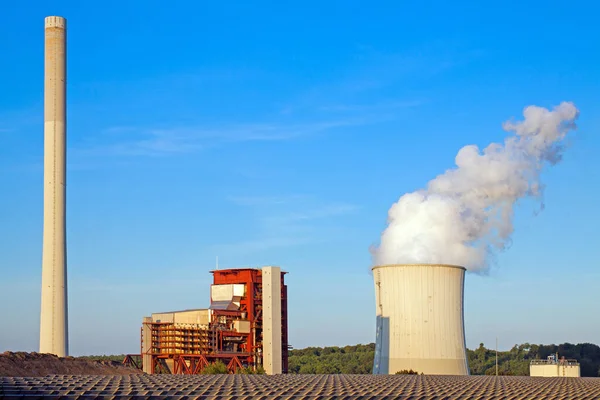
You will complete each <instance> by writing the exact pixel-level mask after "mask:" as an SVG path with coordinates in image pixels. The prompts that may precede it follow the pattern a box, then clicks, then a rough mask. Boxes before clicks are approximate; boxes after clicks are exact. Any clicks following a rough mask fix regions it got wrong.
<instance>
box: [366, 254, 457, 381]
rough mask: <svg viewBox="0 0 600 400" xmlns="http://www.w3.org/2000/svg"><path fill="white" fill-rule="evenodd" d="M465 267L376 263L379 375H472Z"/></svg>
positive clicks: (376, 361) (376, 368) (376, 369)
mask: <svg viewBox="0 0 600 400" xmlns="http://www.w3.org/2000/svg"><path fill="white" fill-rule="evenodd" d="M465 270H466V269H465V268H464V267H460V266H454V265H440V264H435V265H434V264H399V265H382V266H375V267H373V268H372V271H373V278H374V283H375V306H376V324H377V326H376V338H375V359H374V362H373V374H395V373H396V372H400V371H405V370H406V371H410V370H413V371H416V372H417V373H423V374H431V375H469V367H468V362H467V351H466V343H465V328H464V311H463V297H464V279H465Z"/></svg>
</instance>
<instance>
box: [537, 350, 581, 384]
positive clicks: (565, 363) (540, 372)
mask: <svg viewBox="0 0 600 400" xmlns="http://www.w3.org/2000/svg"><path fill="white" fill-rule="evenodd" d="M529 375H530V376H545V377H560V376H562V377H568V378H579V377H580V376H581V371H580V367H579V363H578V362H577V360H567V359H565V358H564V357H562V358H560V359H559V358H558V353H557V354H551V355H549V356H548V358H547V359H546V360H531V362H530V363H529Z"/></svg>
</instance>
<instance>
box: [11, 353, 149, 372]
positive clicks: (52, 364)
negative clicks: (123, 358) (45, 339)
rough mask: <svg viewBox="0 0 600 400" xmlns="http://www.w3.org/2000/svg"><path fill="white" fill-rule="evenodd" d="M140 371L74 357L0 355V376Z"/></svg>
mask: <svg viewBox="0 0 600 400" xmlns="http://www.w3.org/2000/svg"><path fill="white" fill-rule="evenodd" d="M131 374H142V371H140V370H137V369H135V368H130V367H126V366H124V365H122V364H121V363H119V362H116V361H91V360H85V359H81V358H74V357H57V356H55V355H52V354H39V353H24V352H17V353H13V352H10V351H7V352H5V353H2V354H0V376H46V375H131Z"/></svg>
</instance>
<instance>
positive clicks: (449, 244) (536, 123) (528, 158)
mask: <svg viewBox="0 0 600 400" xmlns="http://www.w3.org/2000/svg"><path fill="white" fill-rule="evenodd" d="M578 115H579V111H578V110H577V108H576V107H575V105H574V104H573V103H570V102H563V103H561V104H560V105H558V106H557V107H555V108H554V109H553V110H552V111H550V110H548V109H546V108H542V107H537V106H529V107H526V108H525V109H524V111H523V116H524V117H525V118H524V120H523V121H519V122H511V121H507V122H505V123H504V124H503V128H504V130H506V131H513V132H514V134H513V135H511V136H509V137H507V138H506V139H505V141H504V145H501V144H499V143H492V144H490V145H489V146H488V147H486V148H485V149H484V150H483V152H480V150H479V148H478V147H477V146H475V145H469V146H465V147H463V148H462V149H460V151H459V152H458V154H457V155H456V168H454V169H451V170H448V171H446V172H445V173H444V174H442V175H439V176H438V177H436V178H435V179H433V180H432V181H430V182H429V184H428V185H427V188H426V189H423V190H419V191H416V192H413V193H408V194H405V195H403V196H402V197H401V198H400V200H398V202H397V203H395V204H394V205H393V206H392V207H391V208H390V210H389V212H388V221H387V222H388V226H387V228H386V229H385V231H384V232H383V233H382V235H381V243H380V245H379V247H376V248H373V249H372V250H371V252H372V256H373V262H374V264H375V265H384V264H410V263H428V264H429V263H444V264H455V265H462V266H464V267H466V268H467V269H469V270H482V269H485V268H486V267H487V266H488V256H489V254H490V253H491V252H492V251H493V250H503V249H504V248H505V246H506V244H507V242H508V241H509V239H510V235H511V234H512V232H513V224H512V217H513V207H514V205H515V203H516V202H517V200H519V199H521V198H524V197H540V196H541V194H542V191H543V186H542V185H541V183H540V172H541V170H542V168H543V167H544V165H545V164H551V165H554V164H556V163H558V162H559V161H560V160H561V156H562V152H563V150H564V146H563V145H562V143H561V142H562V140H563V139H564V138H565V136H566V135H567V133H568V132H569V131H570V130H572V129H575V128H576V126H575V123H574V121H575V120H576V119H577V117H578Z"/></svg>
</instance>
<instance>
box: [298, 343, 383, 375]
mask: <svg viewBox="0 0 600 400" xmlns="http://www.w3.org/2000/svg"><path fill="white" fill-rule="evenodd" d="M374 356H375V344H374V343H371V344H366V345H364V344H359V345H355V346H344V347H337V346H335V347H325V348H320V347H308V348H306V349H299V350H291V351H290V354H289V367H288V370H289V372H290V373H293V374H370V373H371V372H372V370H373V357H374Z"/></svg>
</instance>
